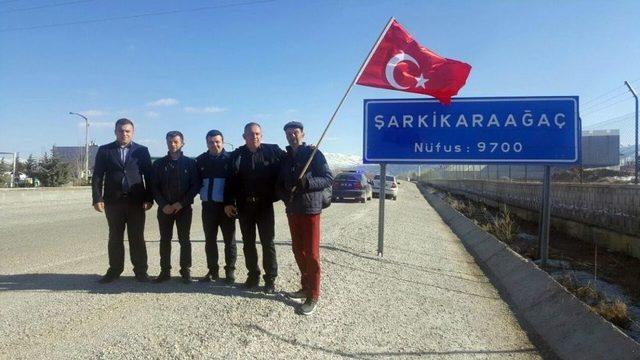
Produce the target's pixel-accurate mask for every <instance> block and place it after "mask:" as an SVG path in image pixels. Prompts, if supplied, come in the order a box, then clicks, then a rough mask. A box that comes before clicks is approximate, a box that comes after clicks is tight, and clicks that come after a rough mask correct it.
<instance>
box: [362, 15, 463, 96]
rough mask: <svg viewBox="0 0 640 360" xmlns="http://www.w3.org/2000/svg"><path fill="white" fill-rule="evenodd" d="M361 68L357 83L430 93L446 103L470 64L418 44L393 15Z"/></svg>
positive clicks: (458, 85) (456, 90)
mask: <svg viewBox="0 0 640 360" xmlns="http://www.w3.org/2000/svg"><path fill="white" fill-rule="evenodd" d="M360 71H361V72H360V75H359V76H358V80H357V84H358V85H365V86H372V87H377V88H384V89H391V90H399V91H407V92H413V93H418V94H425V95H431V96H433V97H435V98H436V99H438V100H439V101H440V102H441V103H442V104H445V105H448V104H449V103H450V102H451V97H452V96H454V95H456V94H457V93H458V91H459V90H460V89H461V88H462V87H463V86H464V84H465V83H466V81H467V77H468V76H469V72H470V71H471V65H469V64H467V63H463V62H461V61H457V60H452V59H447V58H444V57H442V56H440V55H438V54H436V53H434V52H433V51H431V50H429V49H427V48H425V47H423V46H420V44H418V43H417V42H416V41H415V40H414V39H413V38H412V37H411V35H409V33H408V32H407V31H406V30H405V29H404V28H403V27H402V26H401V25H400V24H398V22H397V21H396V20H395V19H394V20H392V21H391V22H390V26H389V27H388V28H387V29H386V31H385V32H384V33H383V34H382V36H381V39H380V40H379V42H378V44H377V46H376V47H375V48H374V49H373V51H372V53H371V55H370V57H369V59H368V61H366V62H365V64H364V65H363V67H362V69H361V70H360Z"/></svg>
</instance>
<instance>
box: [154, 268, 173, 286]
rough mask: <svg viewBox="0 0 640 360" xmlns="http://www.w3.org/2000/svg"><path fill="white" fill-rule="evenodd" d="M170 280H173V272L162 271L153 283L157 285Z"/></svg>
mask: <svg viewBox="0 0 640 360" xmlns="http://www.w3.org/2000/svg"><path fill="white" fill-rule="evenodd" d="M169 279H171V272H170V271H169V270H162V271H160V274H158V277H156V278H155V279H154V280H153V282H154V283H156V284H157V283H161V282H165V281H167V280H169Z"/></svg>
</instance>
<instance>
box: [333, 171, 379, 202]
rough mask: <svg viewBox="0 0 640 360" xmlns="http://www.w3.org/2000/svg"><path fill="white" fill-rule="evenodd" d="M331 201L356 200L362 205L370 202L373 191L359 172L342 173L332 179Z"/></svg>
mask: <svg viewBox="0 0 640 360" xmlns="http://www.w3.org/2000/svg"><path fill="white" fill-rule="evenodd" d="M332 190H333V194H332V199H331V200H332V201H336V200H337V199H340V200H342V199H356V200H359V201H360V202H362V203H364V202H366V201H367V200H371V198H372V197H373V191H372V189H371V184H370V183H369V181H368V180H367V177H366V176H365V175H364V174H363V173H361V172H353V171H348V172H342V173H339V174H338V175H336V177H335V178H334V179H333V189H332Z"/></svg>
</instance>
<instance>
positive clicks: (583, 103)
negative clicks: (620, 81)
mask: <svg viewBox="0 0 640 360" xmlns="http://www.w3.org/2000/svg"><path fill="white" fill-rule="evenodd" d="M623 88H624V85H620V86H618V87H616V88H614V89H611V90H609V91H607V92H605V93H603V94H600V95H598V96H596V97H594V98H591V99H589V100H587V101H583V102H582V105H583V106H584V105H585V104H589V103H593V102H594V101H596V100H598V99H600V98H601V97H603V96H606V95H609V94H611V93H613V92H615V91H617V90H620V89H623Z"/></svg>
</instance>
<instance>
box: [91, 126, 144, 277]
mask: <svg viewBox="0 0 640 360" xmlns="http://www.w3.org/2000/svg"><path fill="white" fill-rule="evenodd" d="M133 133H134V127H133V122H131V120H129V119H119V120H118V121H116V128H115V135H116V141H114V142H112V143H109V144H106V145H102V146H100V148H98V153H97V154H96V161H95V166H94V170H93V178H92V180H91V186H92V188H93V207H94V209H95V210H96V211H99V212H102V211H104V212H105V214H106V216H107V224H108V225H109V245H108V250H109V270H107V273H106V274H105V275H104V276H103V277H102V278H101V279H100V280H99V282H100V283H110V282H112V281H114V280H116V279H118V278H119V277H120V274H121V273H122V271H123V270H124V230H125V227H126V228H127V235H128V238H129V251H131V262H132V263H133V272H134V273H135V278H136V280H138V281H140V282H147V281H149V276H148V275H147V248H146V247H145V243H144V220H145V213H144V212H145V211H146V210H149V209H151V207H152V206H153V193H152V192H151V170H152V168H151V157H150V155H149V150H148V149H147V148H146V147H145V146H142V145H139V144H136V143H134V142H133V141H131V140H132V138H133ZM143 178H144V180H143ZM103 185H104V190H103Z"/></svg>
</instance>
